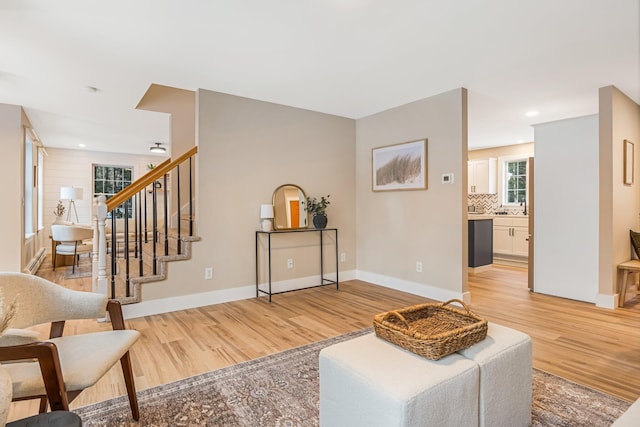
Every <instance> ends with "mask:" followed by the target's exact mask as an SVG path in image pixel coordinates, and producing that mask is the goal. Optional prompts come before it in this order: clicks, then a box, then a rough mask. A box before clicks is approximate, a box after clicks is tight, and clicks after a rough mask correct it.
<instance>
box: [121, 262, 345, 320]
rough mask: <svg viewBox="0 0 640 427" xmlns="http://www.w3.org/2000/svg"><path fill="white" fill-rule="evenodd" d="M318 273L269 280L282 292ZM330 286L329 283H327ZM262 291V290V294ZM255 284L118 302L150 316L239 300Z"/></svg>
mask: <svg viewBox="0 0 640 427" xmlns="http://www.w3.org/2000/svg"><path fill="white" fill-rule="evenodd" d="M355 276H356V274H355V271H354V270H350V271H344V272H343V271H341V272H340V274H339V277H338V278H339V279H340V282H343V281H347V280H353V279H355ZM325 277H330V278H331V279H332V280H333V278H335V273H333V274H328V275H327V276H325ZM319 281H320V276H319V275H318V276H310V277H302V278H299V279H294V280H284V281H280V282H272V283H271V290H272V292H282V291H289V290H294V289H301V288H305V287H308V286H314V285H317V284H318V283H319ZM144 286H145V285H144V284H143V285H142V288H143V290H142V297H143V299H144ZM328 286H332V285H328ZM267 287H268V285H267V284H261V289H265V290H266V289H267ZM263 295H264V294H263ZM255 297H256V286H255V285H249V286H242V287H238V288H230V289H221V290H218V291H210V292H202V293H198V294H190V295H180V296H175V297H169V298H161V299H154V300H149V301H142V302H139V303H136V304H127V305H123V306H122V313H123V315H124V317H125V319H133V318H136V317H143V316H151V315H154V314H161V313H169V312H171V311H178V310H187V309H190V308H197V307H204V306H207V305H212V304H221V303H224V302H232V301H239V300H243V299H249V298H255Z"/></svg>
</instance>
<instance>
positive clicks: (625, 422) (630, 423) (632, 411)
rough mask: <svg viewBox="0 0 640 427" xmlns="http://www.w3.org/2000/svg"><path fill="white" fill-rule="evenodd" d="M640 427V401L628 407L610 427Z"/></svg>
mask: <svg viewBox="0 0 640 427" xmlns="http://www.w3.org/2000/svg"><path fill="white" fill-rule="evenodd" d="M638 426H640V399H638V400H636V401H635V402H634V403H633V405H631V406H629V408H628V409H627V410H626V412H625V413H624V414H622V416H621V417H620V418H618V419H617V420H616V421H615V422H614V423H613V424H611V427H638Z"/></svg>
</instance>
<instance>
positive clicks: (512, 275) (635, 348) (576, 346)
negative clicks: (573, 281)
mask: <svg viewBox="0 0 640 427" xmlns="http://www.w3.org/2000/svg"><path fill="white" fill-rule="evenodd" d="M45 263H46V262H45ZM47 265H50V264H45V265H43V267H42V268H41V271H39V272H38V274H39V275H41V276H43V277H46V278H48V279H50V280H54V281H56V282H57V283H61V284H63V285H64V286H67V287H70V288H74V289H82V290H89V289H90V287H91V281H90V279H89V278H87V279H68V280H65V279H64V272H63V269H57V270H56V272H55V273H54V272H53V271H51V269H50V268H47ZM526 280H527V273H526V270H525V269H521V268H516V267H500V266H496V267H493V268H491V269H490V270H488V271H486V272H483V273H478V274H474V275H470V276H469V288H470V291H471V295H472V305H471V308H472V310H473V311H474V312H476V313H477V314H479V315H481V316H483V317H485V318H487V319H488V320H489V321H491V322H496V323H500V324H502V325H505V326H509V327H512V328H515V329H518V330H521V331H523V332H525V333H527V334H529V335H530V336H531V337H532V339H533V357H534V366H535V367H537V368H539V369H543V370H545V371H548V372H551V373H553V374H556V375H559V376H562V377H565V378H567V379H570V380H572V381H575V382H577V383H581V384H585V385H587V386H590V387H593V388H596V389H599V390H602V391H605V392H607V393H610V394H612V395H615V396H618V397H621V398H623V399H626V400H629V401H631V400H635V399H637V398H638V397H639V396H640V304H638V303H636V302H634V300H633V299H631V300H630V302H628V303H627V305H626V306H625V308H621V309H616V310H607V309H600V308H597V307H595V306H594V305H593V304H587V303H582V302H578V301H571V300H566V299H562V298H556V297H551V296H547V295H541V294H535V293H531V292H529V291H528V289H527V287H526ZM145 286H153V284H147V285H145ZM636 298H637V297H636ZM428 301H429V300H427V299H426V298H422V297H419V296H415V295H411V294H407V293H403V292H399V291H396V290H392V289H388V288H384V287H381V286H375V285H372V284H368V283H365V282H361V281H357V280H354V281H349V282H343V283H341V284H340V291H339V292H336V290H335V287H323V288H314V289H308V290H302V291H297V292H291V293H286V294H281V295H276V296H274V297H273V302H272V303H271V304H269V302H268V300H267V298H266V297H262V298H260V299H255V298H254V299H249V300H243V301H235V302H230V303H224V304H217V305H213V306H206V307H200V308H195V309H190V310H183V311H177V312H173V313H166V314H161V315H155V316H147V317H143V318H138V319H131V320H128V321H127V326H128V327H129V328H132V329H137V330H139V331H140V332H141V333H142V335H143V336H142V338H141V339H140V341H139V342H138V343H136V344H135V346H134V348H133V350H132V360H133V368H134V374H135V376H136V385H137V388H138V390H142V389H145V388H148V387H153V386H156V385H159V384H165V383H167V382H171V381H176V380H179V379H182V378H186V377H188V376H192V375H196V374H200V373H203V372H208V371H210V370H213V369H218V368H222V367H225V366H229V365H231V364H234V363H239V362H243V361H246V360H251V359H254V358H257V357H262V356H265V355H268V354H273V353H276V352H279V351H283V350H287V349H290V348H294V347H298V346H301V345H304V344H308V343H310V342H314V341H318V340H322V339H325V338H330V337H333V336H336V335H340V334H343V333H346V332H350V331H354V330H358V329H361V328H364V327H368V326H371V324H372V319H373V316H374V315H375V314H376V313H379V312H382V311H387V310H390V309H394V308H400V307H404V306H408V305H412V304H418V303H422V302H428ZM109 327H110V325H109V324H104V323H97V322H95V321H71V322H68V324H67V327H66V329H65V334H73V333H82V332H88V331H96V330H105V329H109ZM37 329H38V330H40V331H42V333H43V336H45V335H46V333H47V332H46V331H47V329H46V328H44V327H38V328H37ZM124 394H125V388H124V383H123V380H122V374H121V372H120V368H119V366H116V367H115V368H114V369H112V370H111V371H110V372H109V373H108V375H107V376H105V378H103V379H102V380H101V381H99V382H98V384H96V385H95V386H94V387H91V388H90V389H87V390H85V391H84V392H83V393H82V394H81V395H80V396H79V397H78V398H77V399H76V400H75V401H74V402H73V403H72V405H71V406H72V408H74V407H79V406H82V405H86V404H90V403H93V402H97V401H101V400H105V399H109V398H111V397H115V396H119V395H124ZM36 412H37V403H36V402H35V401H33V402H19V403H14V404H13V405H12V412H11V419H17V418H22V417H25V416H28V415H31V414H35V413H36Z"/></svg>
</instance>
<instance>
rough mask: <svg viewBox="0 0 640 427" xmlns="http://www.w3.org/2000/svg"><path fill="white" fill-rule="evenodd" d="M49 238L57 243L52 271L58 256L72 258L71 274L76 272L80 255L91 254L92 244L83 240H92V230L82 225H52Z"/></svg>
mask: <svg viewBox="0 0 640 427" xmlns="http://www.w3.org/2000/svg"><path fill="white" fill-rule="evenodd" d="M51 238H52V239H53V240H54V241H56V242H57V244H56V250H55V252H54V253H53V270H54V271H55V269H56V259H57V256H58V255H70V256H73V267H72V272H73V273H75V272H76V265H77V264H78V263H79V260H80V255H81V254H86V253H91V251H92V250H93V244H91V243H87V242H85V240H88V239H92V238H93V229H92V228H90V227H87V226H82V225H56V224H54V225H52V226H51Z"/></svg>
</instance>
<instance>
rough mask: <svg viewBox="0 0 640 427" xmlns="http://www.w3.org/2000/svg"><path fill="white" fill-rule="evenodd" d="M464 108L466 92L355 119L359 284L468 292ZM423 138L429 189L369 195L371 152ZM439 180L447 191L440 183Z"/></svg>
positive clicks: (439, 294) (438, 294)
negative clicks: (446, 180)
mask: <svg viewBox="0 0 640 427" xmlns="http://www.w3.org/2000/svg"><path fill="white" fill-rule="evenodd" d="M466 105H467V91H466V89H456V90H453V91H450V92H446V93H443V94H440V95H437V96H433V97H430V98H427V99H424V100H421V101H417V102H413V103H411V104H407V105H403V106H401V107H397V108H393V109H391V110H388V111H384V112H381V113H378V114H374V115H372V116H369V117H366V118H363V119H360V120H358V122H357V152H356V162H357V163H356V170H357V178H356V184H357V198H358V200H357V217H356V218H357V229H356V237H357V254H358V259H357V266H358V271H359V277H361V278H363V279H365V280H369V281H373V282H378V283H381V284H383V283H384V284H385V285H387V286H388V285H392V283H393V282H395V283H397V286H396V287H399V288H404V289H406V290H410V291H412V292H414V293H418V294H423V295H427V296H430V297H432V298H438V299H441V298H448V297H451V296H458V297H459V296H461V294H464V293H465V292H467V262H468V260H467V218H466V203H467V202H466V198H467V191H466V186H467V162H466V152H467V127H466V126H467V110H466ZM423 138H427V139H428V182H429V188H428V190H426V191H391V192H375V193H374V192H373V191H372V189H371V181H372V177H371V155H372V154H371V150H372V149H373V148H375V147H381V146H386V145H390V144H397V143H401V142H406V141H413V140H417V139H423ZM444 173H453V174H454V182H453V184H441V175H442V174H444ZM417 261H420V262H422V264H423V271H422V273H418V272H416V262H417ZM360 273H361V275H360Z"/></svg>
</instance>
